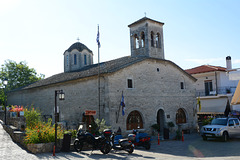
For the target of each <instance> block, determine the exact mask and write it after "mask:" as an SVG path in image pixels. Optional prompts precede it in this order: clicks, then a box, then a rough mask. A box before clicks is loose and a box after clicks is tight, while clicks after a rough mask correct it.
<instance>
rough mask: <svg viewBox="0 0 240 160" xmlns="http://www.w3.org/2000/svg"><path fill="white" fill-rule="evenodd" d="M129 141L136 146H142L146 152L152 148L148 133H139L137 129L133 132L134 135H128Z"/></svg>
mask: <svg viewBox="0 0 240 160" xmlns="http://www.w3.org/2000/svg"><path fill="white" fill-rule="evenodd" d="M128 140H130V141H132V143H133V144H134V145H135V146H142V147H144V148H145V149H146V150H149V149H150V148H151V138H150V137H149V136H148V135H147V133H139V132H138V130H136V129H134V130H133V132H132V134H128Z"/></svg>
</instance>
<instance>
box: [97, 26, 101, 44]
mask: <svg viewBox="0 0 240 160" xmlns="http://www.w3.org/2000/svg"><path fill="white" fill-rule="evenodd" d="M99 37H100V33H99V26H98V33H97V44H98V47H99V48H100V47H101V45H100V40H99Z"/></svg>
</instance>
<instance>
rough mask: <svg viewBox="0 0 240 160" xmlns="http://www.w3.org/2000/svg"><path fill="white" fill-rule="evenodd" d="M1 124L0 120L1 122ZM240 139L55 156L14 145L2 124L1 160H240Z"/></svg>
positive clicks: (194, 137) (189, 139) (187, 140)
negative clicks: (31, 151) (32, 151)
mask: <svg viewBox="0 0 240 160" xmlns="http://www.w3.org/2000/svg"><path fill="white" fill-rule="evenodd" d="M0 122H1V121H0ZM239 146H240V139H234V140H230V141H229V142H221V141H218V140H214V139H213V140H209V141H203V140H202V139H201V137H200V136H199V135H198V134H189V135H185V136H184V142H182V141H175V140H168V141H160V145H158V144H157V139H156V137H153V140H152V146H151V149H150V150H149V151H146V150H145V149H143V148H139V147H137V148H136V149H135V150H134V152H133V154H128V153H127V152H125V151H117V152H116V153H115V152H114V151H111V152H110V153H109V154H107V155H103V154H102V153H101V152H100V151H98V150H95V151H93V152H91V151H84V152H81V153H77V152H61V153H56V156H55V157H53V156H52V153H43V154H35V155H34V154H31V153H28V152H27V151H26V150H24V149H23V148H21V147H20V146H19V145H17V144H16V143H14V142H13V141H12V139H11V137H10V136H9V135H8V134H7V133H6V132H5V130H4V129H3V127H2V125H1V123H0V160H15V159H16V160H38V159H46V160H50V159H54V160H55V159H56V160H66V159H68V160H69V159H71V160H72V159H73V160H74V159H93V160H95V159H106V160H110V159H125V160H128V159H129V160H130V159H131V160H132V159H138V160H139V159H140V160H148V159H164V160H179V159H180V160H192V159H194V160H195V159H197V160H202V159H204V160H223V159H226V160H235V159H236V160H237V159H240V151H239Z"/></svg>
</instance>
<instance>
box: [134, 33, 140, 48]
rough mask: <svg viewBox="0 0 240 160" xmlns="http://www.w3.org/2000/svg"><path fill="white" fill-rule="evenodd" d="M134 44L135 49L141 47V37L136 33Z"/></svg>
mask: <svg viewBox="0 0 240 160" xmlns="http://www.w3.org/2000/svg"><path fill="white" fill-rule="evenodd" d="M134 44H135V45H134V46H135V49H137V48H139V38H138V36H137V35H136V34H135V36H134Z"/></svg>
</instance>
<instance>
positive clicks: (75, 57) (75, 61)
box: [74, 54, 77, 65]
mask: <svg viewBox="0 0 240 160" xmlns="http://www.w3.org/2000/svg"><path fill="white" fill-rule="evenodd" d="M74 64H75V65H76V64H77V55H76V54H74Z"/></svg>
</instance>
